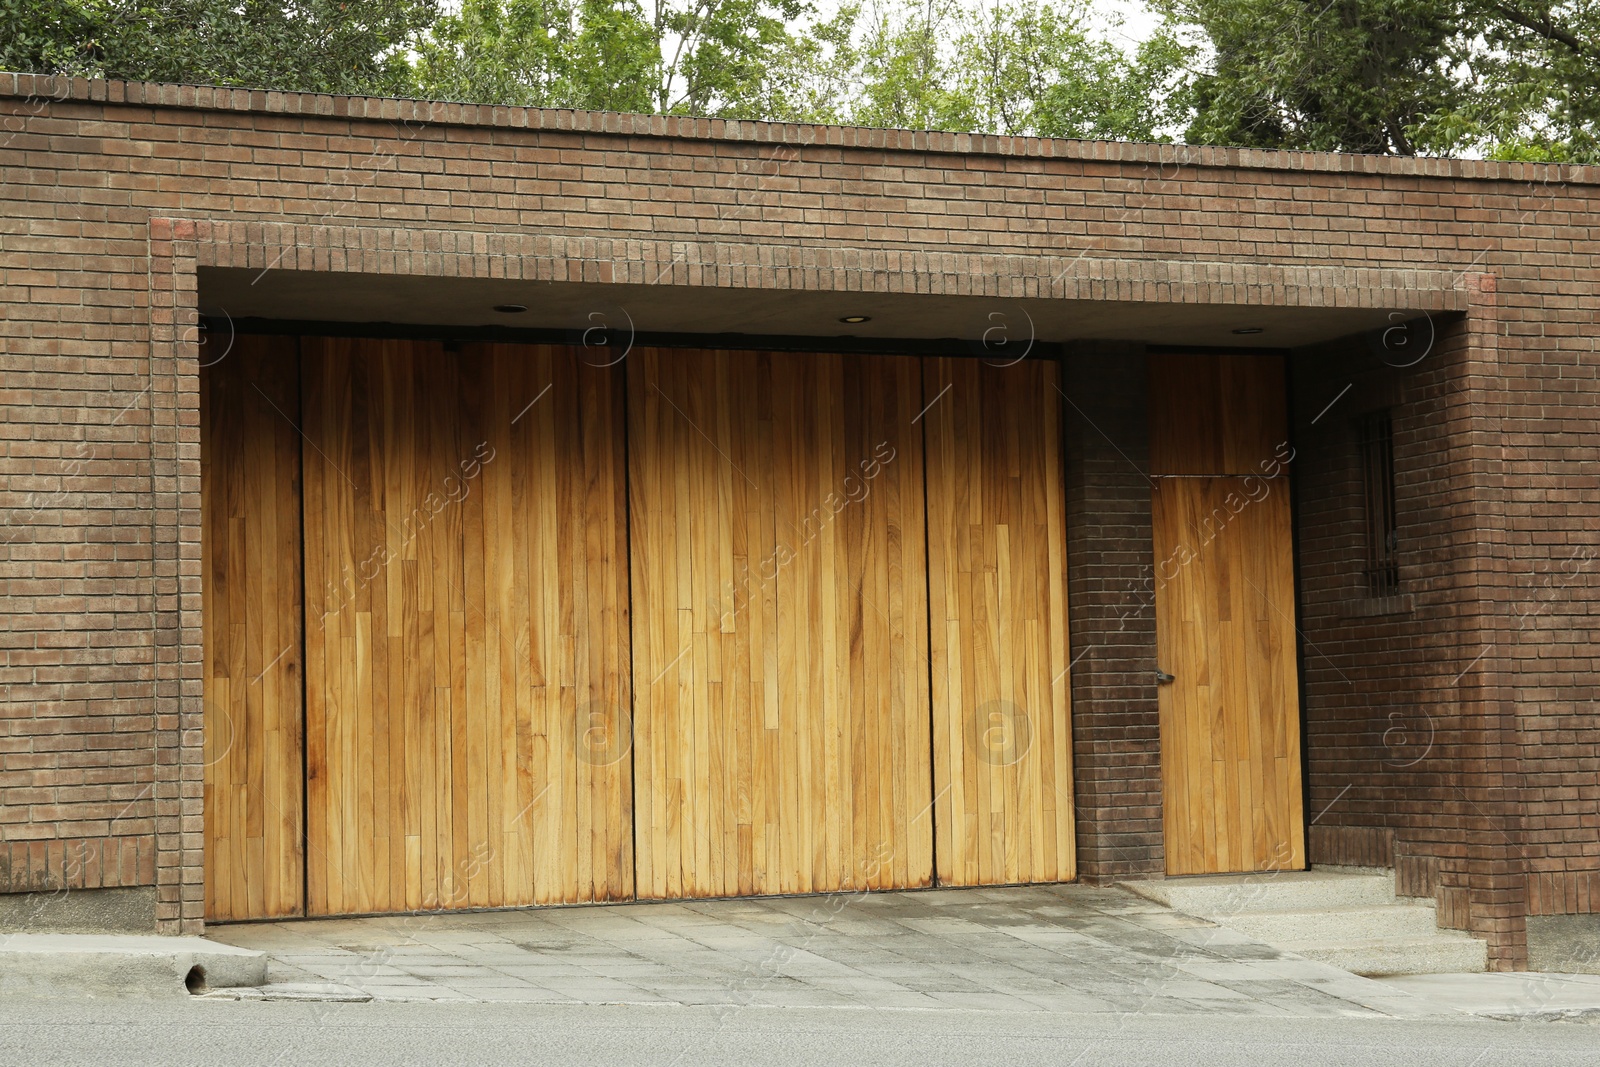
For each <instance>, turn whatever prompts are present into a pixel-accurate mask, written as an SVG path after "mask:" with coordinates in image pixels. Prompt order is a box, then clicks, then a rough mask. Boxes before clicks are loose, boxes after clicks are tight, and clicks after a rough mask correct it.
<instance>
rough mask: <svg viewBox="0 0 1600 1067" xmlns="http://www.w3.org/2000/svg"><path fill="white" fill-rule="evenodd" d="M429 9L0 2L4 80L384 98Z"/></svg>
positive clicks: (397, 1)
mask: <svg viewBox="0 0 1600 1067" xmlns="http://www.w3.org/2000/svg"><path fill="white" fill-rule="evenodd" d="M435 14H436V9H435V6H434V0H360V2H356V0H350V2H341V0H293V2H290V3H268V2H264V0H242V2H230V0H142V2H141V0H0V25H3V26H4V30H3V31H0V67H4V69H6V70H25V71H39V72H44V73H55V74H69V75H82V76H86V77H105V78H127V79H131V80H136V81H165V82H191V83H193V82H198V83H203V84H210V85H241V86H251V87H256V88H272V89H289V90H298V91H305V92H327V93H366V94H385V93H397V92H404V91H406V90H407V89H409V88H410V86H411V84H412V78H411V68H410V64H409V62H408V58H407V55H406V52H405V45H406V44H407V42H409V41H410V40H411V39H412V38H413V37H414V35H415V34H416V33H417V31H418V30H419V29H421V28H423V27H425V26H427V25H429V24H430V23H431V22H432V21H433V19H434V16H435Z"/></svg>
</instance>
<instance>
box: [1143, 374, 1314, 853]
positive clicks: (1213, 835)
mask: <svg viewBox="0 0 1600 1067" xmlns="http://www.w3.org/2000/svg"><path fill="white" fill-rule="evenodd" d="M1150 374H1151V395H1152V404H1151V427H1152V429H1151V468H1152V475H1153V484H1154V489H1153V491H1152V518H1153V527H1154V539H1155V560H1156V574H1155V579H1156V587H1155V600H1156V644H1157V656H1158V667H1159V668H1160V669H1161V670H1162V671H1164V672H1165V673H1166V674H1168V675H1170V676H1171V680H1170V681H1167V682H1165V683H1164V684H1161V685H1160V687H1159V694H1160V696H1159V701H1160V717H1161V769H1162V794H1163V804H1164V822H1165V830H1166V857H1167V859H1166V863H1167V873H1168V874H1175V875H1176V874H1212V873H1223V872H1243V871H1264V870H1292V869H1298V868H1302V867H1304V866H1305V840H1304V816H1303V807H1302V799H1301V787H1300V712H1299V694H1298V686H1297V676H1296V664H1295V651H1294V650H1295V642H1294V633H1295V623H1294V567H1293V555H1292V553H1293V548H1292V540H1291V526H1290V507H1289V484H1288V482H1289V479H1288V473H1287V468H1286V464H1287V460H1288V449H1287V444H1286V433H1287V420H1286V418H1285V412H1284V391H1283V364H1282V360H1281V359H1279V358H1277V357H1270V356H1161V357H1152V358H1151V360H1150Z"/></svg>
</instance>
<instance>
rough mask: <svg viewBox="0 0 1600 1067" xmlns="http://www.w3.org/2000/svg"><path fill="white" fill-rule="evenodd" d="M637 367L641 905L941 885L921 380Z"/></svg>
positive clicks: (875, 367)
mask: <svg viewBox="0 0 1600 1067" xmlns="http://www.w3.org/2000/svg"><path fill="white" fill-rule="evenodd" d="M628 363H629V375H628V388H629V417H630V428H629V457H630V463H631V479H630V481H631V487H632V516H633V526H632V545H633V548H632V554H633V598H634V621H635V626H636V628H637V632H636V635H635V641H634V679H635V684H636V687H637V690H636V693H637V712H636V715H635V733H636V742H635V744H636V750H635V754H634V766H635V768H636V771H635V773H636V783H637V784H636V786H635V795H636V797H637V805H638V822H637V837H636V841H637V850H638V853H637V854H638V861H637V862H638V872H639V880H638V885H639V895H640V896H641V897H678V896H686V897H695V896H731V895H735V894H751V893H804V892H817V891H824V890H834V889H846V888H887V887H891V886H916V885H926V884H927V883H928V881H929V878H930V876H931V868H932V859H931V853H932V839H933V833H932V821H931V814H932V813H931V811H930V808H929V805H930V801H931V798H932V793H931V790H930V787H929V770H928V755H927V753H928V714H927V708H928V692H927V687H928V675H927V647H928V646H927V604H926V600H925V599H924V597H925V595H926V586H925V584H924V583H925V574H926V568H925V566H924V559H923V514H924V513H923V505H922V443H921V438H920V435H919V433H918V432H917V429H918V428H917V427H916V426H915V425H914V423H913V422H912V420H913V419H914V418H915V417H916V414H917V411H918V409H919V408H920V406H921V402H922V398H921V382H920V374H921V369H920V367H919V365H918V362H917V361H916V360H915V359H910V358H904V357H846V356H838V355H811V354H792V353H764V352H763V353H750V352H701V351H655V350H646V351H635V352H634V353H633V354H632V355H631V356H630V357H629V359H628Z"/></svg>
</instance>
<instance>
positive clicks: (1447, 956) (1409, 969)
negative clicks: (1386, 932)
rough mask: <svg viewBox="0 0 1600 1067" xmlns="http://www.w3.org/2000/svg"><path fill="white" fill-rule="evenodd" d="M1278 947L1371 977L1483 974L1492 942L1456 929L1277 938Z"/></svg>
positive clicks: (1487, 963)
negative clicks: (1397, 935) (1394, 935)
mask: <svg viewBox="0 0 1600 1067" xmlns="http://www.w3.org/2000/svg"><path fill="white" fill-rule="evenodd" d="M1273 945H1274V947H1276V948H1281V949H1283V950H1284V951H1286V952H1293V953H1296V954H1297V955H1301V956H1304V957H1305V958H1306V959H1309V960H1316V961H1317V962H1318V963H1326V964H1328V965H1330V966H1333V967H1338V968H1341V969H1343V970H1346V971H1351V972H1353V973H1355V974H1360V975H1365V976H1367V977H1369V978H1371V977H1378V976H1382V975H1391V974H1479V973H1482V972H1483V971H1485V970H1487V969H1488V966H1489V946H1488V944H1487V943H1485V942H1483V941H1479V940H1478V939H1477V938H1475V937H1471V936H1469V935H1467V934H1463V933H1460V932H1459V931H1456V930H1436V931H1434V933H1433V935H1432V936H1431V937H1422V938H1403V939H1399V940H1385V939H1380V938H1373V939H1368V940H1361V941H1338V942H1331V943H1330V942H1321V943H1318V942H1294V941H1288V942H1273Z"/></svg>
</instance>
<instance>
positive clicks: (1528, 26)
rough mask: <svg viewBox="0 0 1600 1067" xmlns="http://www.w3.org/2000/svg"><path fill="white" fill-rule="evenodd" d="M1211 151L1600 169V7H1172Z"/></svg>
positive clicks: (1201, 137)
mask: <svg viewBox="0 0 1600 1067" xmlns="http://www.w3.org/2000/svg"><path fill="white" fill-rule="evenodd" d="M1159 7H1160V8H1161V10H1162V11H1163V13H1164V15H1165V18H1166V22H1167V26H1168V31H1167V32H1168V33H1169V34H1171V35H1173V36H1174V37H1181V36H1184V35H1187V36H1188V37H1189V39H1190V40H1193V41H1196V42H1197V43H1199V44H1200V45H1202V46H1203V49H1204V50H1206V51H1209V53H1210V61H1209V63H1208V64H1207V65H1206V66H1205V67H1204V68H1203V69H1200V70H1198V71H1197V72H1196V73H1195V74H1194V76H1193V77H1192V78H1191V79H1190V81H1189V88H1190V91H1191V93H1192V98H1191V100H1192V105H1193V107H1194V120H1193V122H1192V123H1191V124H1190V126H1189V127H1188V131H1187V135H1188V139H1189V140H1191V141H1194V142H1197V143H1217V144H1237V145H1248V146H1258V147H1268V148H1308V149H1316V150H1336V151H1356V152H1382V153H1394V154H1403V155H1410V154H1415V153H1427V154H1434V155H1456V154H1463V153H1474V152H1481V153H1487V154H1491V155H1512V156H1518V157H1524V158H1546V159H1593V158H1595V145H1596V120H1597V118H1600V47H1597V42H1600V32H1597V31H1600V2H1597V0H1576V2H1571V3H1539V2H1534V0H1505V2H1489V0H1289V2H1283V0H1159Z"/></svg>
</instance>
